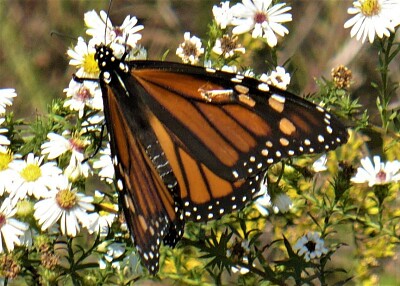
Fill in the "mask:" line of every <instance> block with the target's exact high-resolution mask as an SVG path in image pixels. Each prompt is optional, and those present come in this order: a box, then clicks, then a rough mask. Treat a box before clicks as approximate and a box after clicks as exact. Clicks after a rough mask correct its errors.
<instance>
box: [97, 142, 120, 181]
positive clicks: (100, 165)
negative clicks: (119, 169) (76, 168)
mask: <svg viewBox="0 0 400 286" xmlns="http://www.w3.org/2000/svg"><path fill="white" fill-rule="evenodd" d="M100 154H103V155H101V156H100V158H99V160H98V161H95V162H93V168H95V169H101V170H100V172H99V176H100V178H101V179H103V180H105V181H106V182H107V183H108V184H111V183H112V182H113V181H114V175H115V170H114V164H113V162H112V160H111V149H110V145H109V144H107V148H105V149H104V150H102V151H100Z"/></svg>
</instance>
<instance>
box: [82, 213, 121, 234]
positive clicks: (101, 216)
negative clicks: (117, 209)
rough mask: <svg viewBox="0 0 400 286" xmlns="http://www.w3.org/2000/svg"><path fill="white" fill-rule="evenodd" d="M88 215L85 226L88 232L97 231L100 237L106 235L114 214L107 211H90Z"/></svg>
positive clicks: (114, 216)
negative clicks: (87, 222) (87, 223)
mask: <svg viewBox="0 0 400 286" xmlns="http://www.w3.org/2000/svg"><path fill="white" fill-rule="evenodd" d="M88 216H89V225H87V226H85V227H86V228H87V229H88V232H89V233H90V234H92V233H99V234H100V237H106V236H107V235H108V232H109V229H110V227H111V225H112V224H113V222H114V221H115V219H116V218H117V215H116V214H113V213H108V212H100V213H91V214H89V215H88Z"/></svg>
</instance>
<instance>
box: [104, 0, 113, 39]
mask: <svg viewBox="0 0 400 286" xmlns="http://www.w3.org/2000/svg"><path fill="white" fill-rule="evenodd" d="M111 5H112V0H110V4H108V9H107V18H106V26H105V27H104V44H105V45H106V44H107V43H106V41H107V25H108V22H109V20H110V11H111Z"/></svg>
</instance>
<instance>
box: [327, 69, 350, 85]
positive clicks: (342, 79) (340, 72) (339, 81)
mask: <svg viewBox="0 0 400 286" xmlns="http://www.w3.org/2000/svg"><path fill="white" fill-rule="evenodd" d="M331 75H332V79H333V83H334V84H335V86H336V87H337V88H349V87H350V84H351V79H352V73H351V70H349V69H348V68H347V67H345V66H344V65H340V66H338V67H337V68H333V69H332V72H331Z"/></svg>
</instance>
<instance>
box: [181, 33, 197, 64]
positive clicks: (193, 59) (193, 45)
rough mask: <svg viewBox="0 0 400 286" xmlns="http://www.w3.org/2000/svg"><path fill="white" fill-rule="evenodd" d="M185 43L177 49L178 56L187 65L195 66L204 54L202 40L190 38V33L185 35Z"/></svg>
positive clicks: (194, 37)
mask: <svg viewBox="0 0 400 286" xmlns="http://www.w3.org/2000/svg"><path fill="white" fill-rule="evenodd" d="M184 39H185V41H184V42H183V43H181V44H180V45H179V47H178V48H177V49H176V54H177V55H178V56H179V57H180V58H181V59H182V61H183V62H184V63H185V64H187V63H189V62H190V64H192V65H194V64H196V63H197V62H198V61H199V57H200V56H201V55H202V54H204V48H202V47H201V46H202V44H201V40H200V39H199V38H197V37H196V36H192V37H190V33H189V32H186V33H185V34H184Z"/></svg>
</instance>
